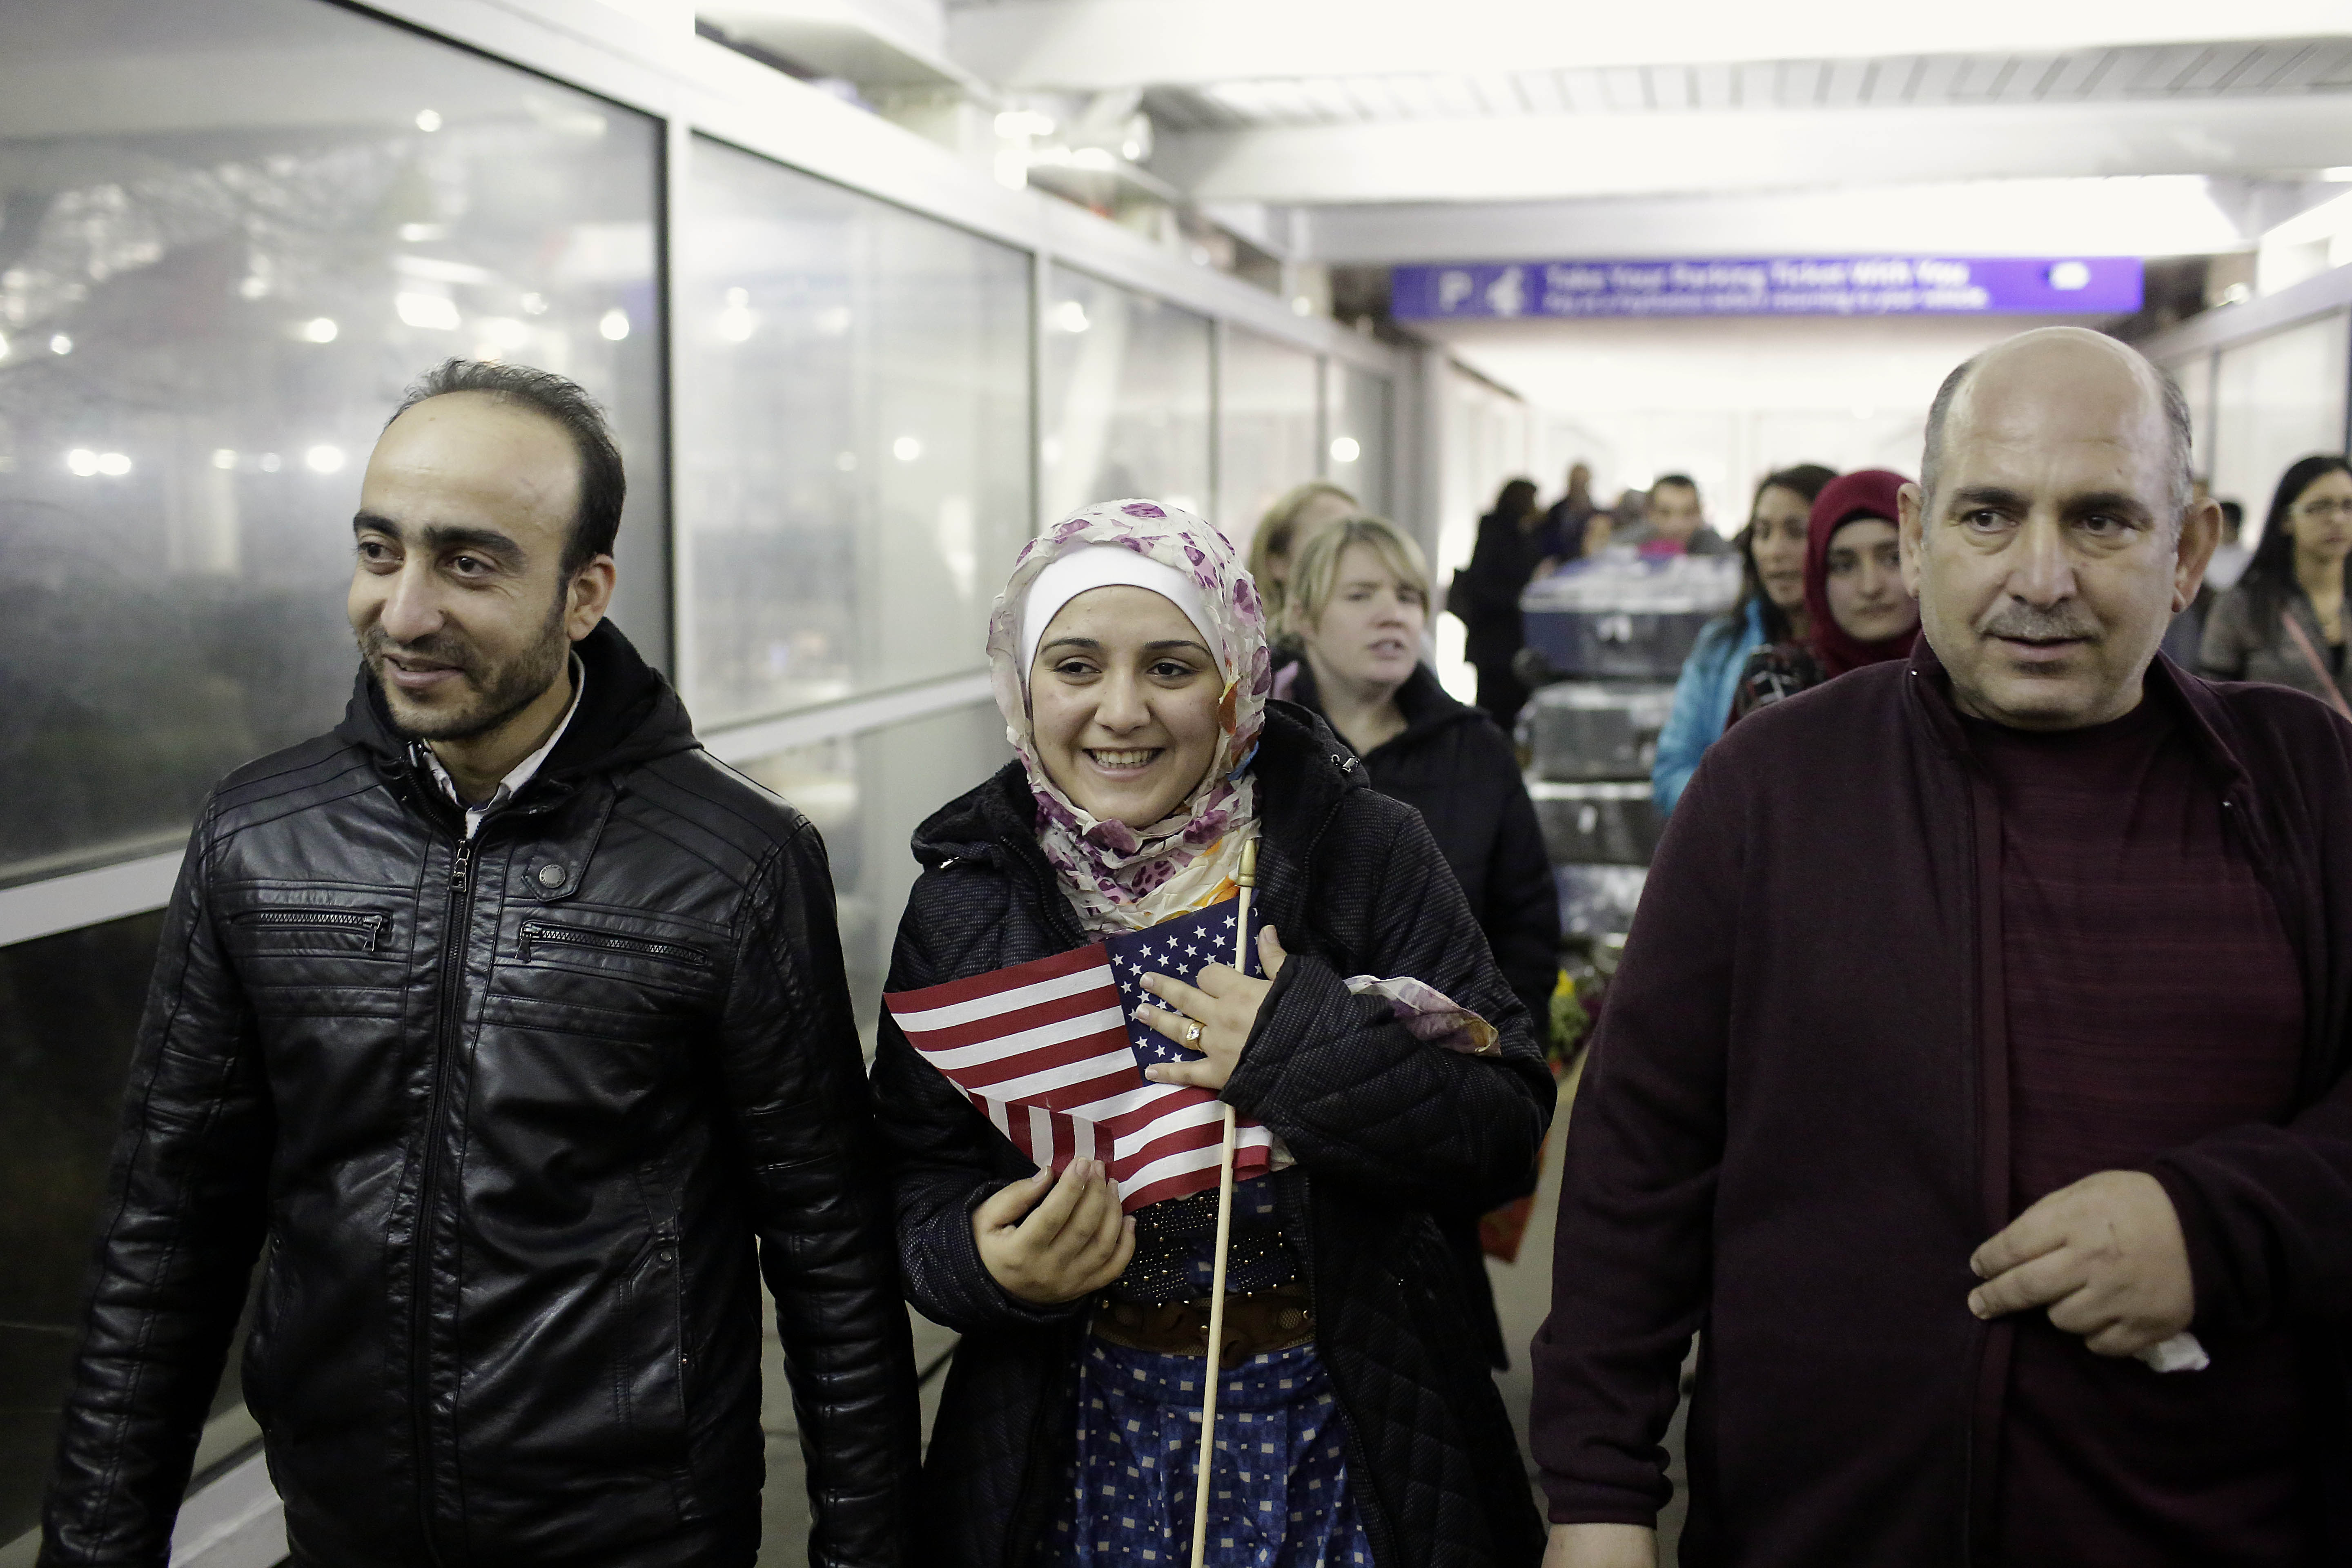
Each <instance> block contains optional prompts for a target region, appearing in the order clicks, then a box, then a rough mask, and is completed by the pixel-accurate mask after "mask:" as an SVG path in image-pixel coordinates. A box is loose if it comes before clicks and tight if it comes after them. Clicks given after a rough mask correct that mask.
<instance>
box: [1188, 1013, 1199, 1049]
mask: <svg viewBox="0 0 2352 1568" xmlns="http://www.w3.org/2000/svg"><path fill="white" fill-rule="evenodd" d="M1184 1043H1185V1044H1186V1045H1188V1046H1197V1045H1199V1044H1200V1043H1201V1026H1200V1024H1199V1023H1198V1022H1196V1021H1194V1020H1193V1019H1191V1018H1187V1019H1185V1020H1184Z"/></svg>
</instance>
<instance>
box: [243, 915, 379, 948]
mask: <svg viewBox="0 0 2352 1568" xmlns="http://www.w3.org/2000/svg"><path fill="white" fill-rule="evenodd" d="M391 923H392V921H391V917H390V916H388V915H383V914H376V913H372V912H368V911H363V910H323V909H279V910H245V911H243V912H242V913H239V914H235V915H231V916H230V917H229V929H230V930H231V931H234V932H235V933H236V946H237V947H238V948H239V949H240V950H241V951H242V952H246V953H247V954H248V955H250V956H253V957H263V956H268V955H274V954H279V953H287V954H315V955H318V956H321V957H334V956H341V955H346V954H349V955H355V956H358V957H362V958H373V957H374V956H375V955H376V953H377V951H378V950H379V949H380V948H381V947H382V946H383V933H384V928H385V927H386V926H388V925H390V924H391Z"/></svg>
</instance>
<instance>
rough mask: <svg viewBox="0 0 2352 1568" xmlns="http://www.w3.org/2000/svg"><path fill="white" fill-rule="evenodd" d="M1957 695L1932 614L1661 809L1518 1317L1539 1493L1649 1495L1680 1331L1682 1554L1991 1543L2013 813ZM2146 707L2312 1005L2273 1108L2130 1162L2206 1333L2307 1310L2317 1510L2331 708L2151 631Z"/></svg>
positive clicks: (2346, 746) (2340, 1022)
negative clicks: (2229, 677) (1696, 1345)
mask: <svg viewBox="0 0 2352 1568" xmlns="http://www.w3.org/2000/svg"><path fill="white" fill-rule="evenodd" d="M2147 700H2149V701H2157V702H2164V703H2168V704H2171V705H2173V707H2174V710H2175V712H2176V714H2177V715H2178V717H2179V721H2180V722H2181V723H2182V724H2183V726H2184V727H2185V729H2186V730H2187V731H2188V732H2189V735H2190V738H2191V742H2192V744H2193V745H2194V746H2195V747H2196V748H2197V750H2198V752H2199V753H2200V755H2201V757H2202V758H2203V759H2204V761H2205V763H2206V765H2207V766H2208V767H2209V768H2210V771H2211V777H2212V779H2213V781H2214V783H2215V784H2216V785H2217V794H2219V795H2220V796H2221V799H2222V802H2223V805H2222V810H2223V812H2224V823H2225V832H2226V833H2227V834H2228V835H2230V836H2231V839H2232V841H2233V843H2234V845H2235V846H2236V847H2238V848H2239V849H2240V850H2242V853H2243V854H2244V855H2245V856H2246V857H2247V859H2248V862H2249V864H2250V865H2251V866H2252V868H2253V870H2254V872H2255V874H2256V875H2257V877H2258V878H2259V879H2261V880H2262V882H2263V885H2264V887H2265V888H2266V889H2268V891H2269V893H2270V895H2271V896H2272V898H2273V900H2275V901H2276V904H2277V908H2278V910H2279V914H2280V917H2281V920H2282V922H2283V924H2284V928H2285V931H2286V932H2287V934H2288V937H2289V939H2290V941H2291V942H2292V943H2293V945H2294V950H2295V952H2296V953H2297V955H2298V961H2299V964H2300V968H2301V973H2302V976H2303V980H2304V989H2305V1004H2306V1033H2305V1041H2304V1047H2303V1059H2302V1067H2301V1074H2300V1089H2299V1092H2298V1100H2297V1104H2298V1107H2299V1109H2298V1110H2297V1111H2296V1112H2295V1113H2294V1115H2293V1116H2292V1118H2291V1119H2289V1120H2288V1121H2285V1122H2284V1124H2283V1125H2266V1124H2257V1125H2248V1126H2243V1127H2239V1128H2235V1129H2232V1130H2229V1131H2222V1132H2220V1133H2216V1134H2214V1135H2212V1136H2210V1137H2207V1138H2204V1139H2201V1140H2200V1141H2198V1142H2194V1143H2192V1144H2189V1145H2188V1146H2186V1147H2183V1148H2179V1149H2175V1150H2172V1151H2170V1152H2167V1153H2165V1154H2164V1155H2162V1156H2160V1157H2158V1158H2157V1159H2156V1160H2154V1161H2152V1162H2151V1163H2150V1164H2149V1166H2148V1169H2149V1170H2150V1171H2151V1173H2153V1174H2154V1175H2155V1176H2156V1177H2157V1178H2158V1181H2160V1182H2161V1183H2162V1184H2163V1185H2164V1187H2165V1190H2166V1192H2167V1193H2168V1194H2169V1195H2170V1197H2171V1199H2172V1202H2173V1205H2174V1206H2175V1207H2176V1208H2177V1210H2178V1211H2179V1215H2180V1220H2181V1225H2182V1228H2183V1230H2184V1232H2185V1234H2186V1236H2187V1238H2188V1245H2189V1262H2190V1267H2191V1269H2192V1271H2193V1274H2194V1278H2195V1284H2196V1294H2197V1319H2196V1324H2195V1325H2193V1326H2197V1327H2235V1328H2265V1327H2273V1326H2285V1327H2288V1328H2290V1329H2292V1330H2294V1331H2297V1332H2298V1333H2299V1334H2300V1336H2301V1339H2302V1342H2303V1345H2304V1349H2305V1356H2306V1360H2305V1365H2306V1366H2307V1368H2308V1369H2309V1381H2308V1385H2307V1386H2308V1399H2307V1404H2306V1410H2307V1411H2308V1412H2309V1415H2310V1430H2309V1433H2308V1436H2307V1446H2308V1452H2309V1454H2310V1458H2311V1463H2312V1465H2313V1467H2314V1474H2315V1476H2320V1475H2332V1476H2333V1478H2334V1484H2333V1485H2332V1486H2329V1487H2324V1488H2321V1487H2315V1488H2314V1489H2313V1495H2315V1496H2332V1497H2333V1498H2334V1499H2335V1500H2336V1501H2335V1506H2336V1509H2337V1510H2338V1511H2339V1513H2340V1512H2341V1510H2343V1509H2344V1508H2345V1506H2346V1500H2347V1499H2352V1487H2347V1486H2346V1485H2345V1484H2343V1478H2344V1477H2345V1476H2346V1475H2347V1474H2352V1469H2347V1466H2352V1452H2348V1451H2347V1444H2346V1440H2345V1439H2346V1428H2345V1421H2344V1415H2345V1411H2344V1403H2345V1395H2346V1390H2347V1382H2346V1363H2345V1351H2344V1345H2345V1335H2346V1330H2347V1324H2348V1323H2352V1083H2347V1075H2346V1068H2347V1060H2352V725H2347V724H2345V723H2344V722H2342V721H2339V720H2337V719H2336V718H2335V717H2334V716H2333V715H2331V714H2329V713H2328V712H2326V710H2324V709H2323V708H2321V707H2320V706H2319V705H2318V704H2317V703H2315V702H2314V701H2312V700H2310V699H2309V698H2306V697H2304V696H2301V695H2299V694H2296V693H2293V692H2287V691H2282V690H2278V689H2270V688H2263V687H2259V686H2216V685H2212V684H2209V683H2207V682H2205V681H2202V680H2200V679H2196V678H2194V677H2192V676H2189V675H2186V674H2184V673H2182V672H2181V671H2180V670H2179V669H2178V668H2176V667H2174V666H2172V665H2170V664H2168V663H2167V662H2164V661H2162V660H2159V661H2158V663H2157V664H2156V665H2155V666H2154V667H2153V668H2151V669H2150V670H2149V672H2148V676H2147ZM1998 809H1999V807H1998V802H1997V799H1996V798H1995V796H1994V794H1993V787H1992V784H1991V782H1990V778H1989V777H1988V775H1987V774H1986V773H1984V772H1983V770H1982V769H1981V768H1980V767H1979V766H1978V765H1977V764H1976V763H1975V762H1974V761H1973V760H1972V757H1971V754H1970V752H1969V745H1968V742H1967V740H1966V737H1965V735H1964V733H1963V731H1962V729H1961V727H1960V725H1959V722H1958V719H1957V717H1956V715H1955V712H1954V710H1953V709H1952V707H1951V704H1950V700H1949V698H1948V681H1947V679H1946V677H1945V676H1944V673H1943V670H1942V668H1941V667H1940V666H1939V665H1938V664H1937V661H1936V658H1935V655H1934V653H1933V651H1932V650H1930V649H1929V648H1928V647H1927V643H1926V641H1925V640H1924V639H1922V641H1921V643H1920V645H1919V647H1918V649H1917V651H1916V652H1915V654H1914V655H1913V657H1912V659H1911V660H1910V661H1909V662H1908V663H1907V664H1906V663H1894V662H1890V663H1887V664H1884V665H1879V666H1874V667H1873V668H1867V669H1863V670H1857V671H1855V672H1853V673H1852V674H1850V675H1847V676H1844V677H1842V678H1841V679H1837V680H1834V681H1832V682H1830V683H1828V684H1827V685H1824V686H1822V687H1820V688H1818V689H1815V690H1812V691H1809V692H1805V693H1803V694H1801V695H1800V696H1797V697H1794V698H1791V699H1790V700H1788V701H1787V702H1783V703H1780V704H1776V705H1775V706H1773V707H1772V708H1770V709H1768V710H1763V711H1760V712H1759V713H1758V714H1756V715H1755V716H1754V717H1753V718H1751V719H1749V720H1748V721H1745V722H1743V723H1740V724H1738V725H1737V726H1735V727H1734V728H1733V729H1732V731H1730V732H1729V733H1728V734H1727V736H1726V737H1725V739H1724V740H1723V741H1722V742H1718V743H1717V745H1716V746H1715V747H1713V748H1712V749H1710V750H1709V752H1707V755H1706V761H1705V762H1704V763H1701V764H1700V766H1699V770H1698V773H1697V774H1696V777H1695V778H1694V779H1693V780H1692V783H1691V787H1690V789H1689V791H1688V793H1687V794H1685V795H1684V797H1683V801H1682V804H1681V805H1679V806H1677V807H1676V809H1675V815H1674V816H1673V818H1672V820H1671V822H1670V824H1669V826H1668V828H1667V831H1666V835H1665V837H1664V841H1663V842H1662V843H1661V845H1660V847H1659V851H1658V857H1657V860H1656V862H1655V864H1654V867H1653V868H1652V870H1651V873H1650V879H1649V883H1648V886H1647V888H1646V889H1645V890H1644V893H1643V900H1642V906H1641V910H1640V912H1639V914H1638V915H1637V916H1636V917H1635V919H1634V922H1633V934H1632V937H1631V939H1630V940H1629V942H1628V943H1627V945H1626V950H1625V956H1624V962H1623V964H1622V967H1621V968H1620V969H1619V971H1618V973H1617V976H1616V980H1615V983H1614V984H1613V986H1612V990H1611V992H1610V998H1609V1009H1608V1013H1607V1016H1606V1019H1605V1021H1604V1022H1603V1024H1602V1026H1601V1031H1600V1037H1599V1039H1598V1041H1597V1042H1596V1044H1595V1047H1594V1051H1593V1057H1592V1062H1591V1068H1589V1070H1588V1071H1587V1073H1586V1075H1585V1079H1584V1085H1583V1089H1582V1091H1581V1095H1580V1103H1579V1104H1578V1106H1577V1110H1576V1115H1575V1118H1574V1120H1573V1122H1572V1123H1571V1131H1570V1134H1569V1138H1568V1142H1567V1164H1566V1173H1565V1180H1564V1185H1563V1188H1562V1194H1561V1205H1560V1216H1559V1239H1558V1244H1557V1251H1556V1253H1555V1258H1556V1259H1557V1262H1556V1265H1555V1268H1556V1278H1555V1281H1554V1287H1553V1289H1554V1297H1553V1310H1552V1316H1551V1318H1550V1320H1549V1321H1548V1322H1547V1323H1546V1324H1545V1326H1544V1328H1543V1331H1541V1333H1539V1334H1538V1336H1537V1340H1536V1345H1535V1361H1536V1376H1537V1394H1536V1405H1535V1412H1534V1418H1533V1435H1534V1439H1535V1447H1536V1454H1537V1458H1538V1461H1539V1462H1540V1464H1541V1465H1542V1467H1543V1468H1544V1470H1545V1480H1546V1485H1547V1488H1548V1489H1549V1493H1550V1495H1551V1499H1552V1510H1551V1511H1552V1517H1553V1518H1554V1519H1555V1520H1560V1521H1580V1520H1581V1521H1624V1522H1635V1523H1643V1524H1646V1523H1649V1522H1650V1521H1651V1519H1652V1517H1653V1515H1654V1512H1655V1510H1656V1509H1657V1506H1658V1504H1659V1503H1660V1502H1661V1501H1662V1500H1664V1497H1665V1496H1666V1493H1667V1488H1666V1483H1665V1481H1664V1476H1663V1468H1662V1456H1661V1455H1660V1453H1659V1451H1658V1449H1657V1447H1656V1445H1657V1443H1658V1441H1659V1438H1660V1437H1661V1436H1662V1435H1663V1434H1664V1431H1665V1428H1666V1424H1667V1420H1668V1418H1669V1417H1670V1416H1671V1415H1673V1413H1674V1409H1675V1368H1676V1366H1677V1364H1678V1363H1679V1362H1680V1361H1681V1359H1682V1356H1683V1353H1684V1351H1685V1346H1686V1344H1687V1342H1688V1340H1689V1337H1690V1335H1691V1333H1692V1331H1694V1330H1697V1329H1700V1328H1704V1329H1705V1330H1706V1338H1705V1340H1704V1341H1703V1342H1702V1344H1703V1349H1702V1352H1701V1363H1700V1370H1699V1379H1698V1387H1697V1392H1696V1395H1695V1400H1694V1404H1693V1406H1692V1412H1691V1418H1690V1425H1689V1447H1688V1454H1689V1463H1690V1475H1691V1499H1690V1502H1691V1511H1690V1519H1689V1523H1688V1525H1687V1527H1686V1531H1685V1535H1684V1538H1683V1542H1684V1544H1683V1561H1684V1563H1685V1564H1692V1565H1699V1568H1704V1565H1711V1564H1738V1568H1768V1565H1769V1568H1780V1565H1783V1564H1785V1565H1789V1568H1795V1565H1798V1564H1816V1563H1857V1564H1887V1565H1890V1568H1893V1565H1901V1568H1944V1565H1950V1568H1959V1565H1961V1564H1966V1563H1973V1562H1980V1561H1982V1560H1983V1557H1982V1554H1983V1553H1984V1552H1985V1551H1986V1550H1987V1526H1988V1524H1989V1522H1990V1519H1991V1517H1992V1514H1991V1510H1992V1507H1993V1504H1994V1501H1995V1500H1994V1498H1993V1496H1992V1485H1993V1482H1994V1479H1995V1478H1996V1477H1997V1475H1998V1473H1999V1450H1998V1436H1999V1433H2000V1422H2001V1404H2002V1394H2003V1390H2004V1388H2005V1386H2006V1381H2007V1380H2006V1375H2005V1368H2006V1355H2007V1347H2008V1342H2009V1339H2010V1337H2011V1334H2012V1333H2013V1329H2011V1327H2010V1326H2008V1325H2006V1324H2003V1323H1995V1324H1990V1325H1988V1324H1983V1323H1979V1322H1978V1321H1976V1320H1975V1319H1974V1318H1973V1317H1971V1316H1970V1315H1969V1311H1968V1310H1967V1307H1966V1299H1967V1296H1968V1292H1969V1289H1970V1288H1971V1287H1972V1286H1973V1285H1974V1284H1975V1283H1976V1280H1975V1279H1974V1278H1973V1276H1972V1275H1971V1274H1970V1273H1969V1267H1968V1259H1969V1254H1970V1253H1971V1252H1972V1251H1973V1250H1974V1249H1975V1248H1976V1247H1977V1246H1978V1245H1979V1244H1980V1243H1981V1242H1982V1241H1983V1240H1984V1239H1985V1238H1986V1237H1990V1236H1991V1235H1993V1234H1994V1233H1995V1232H1996V1231H1998V1230H2000V1229H2001V1228H2002V1227H2003V1226H2005V1225H2006V1224H2007V1223H2008V1220H2009V1218H2010V1217H2011V1196H2012V1194H2011V1170H2010V1158H2009V1152H2008V1148H2009V1144H2008V1139H2009V1133H2008V1118H2009V1094H2008V1089H2007V1084H2006V1064H2007V1059H2008V1053H2007V1047H2006V1043H2005V1040H2004V1038H2003V1037H2002V1036H2001V1034H2000V1022H1999V1020H2000V1016H2001V1009H2000V1006H1999V1003H2000V995H2001V992H2000V970H1999V965H1998V963H1997V962H1992V963H1989V962H1988V959H1989V955H1990V956H1991V957H1993V958H1997V955H1998V953H1999V952H2000V926H1999V920H2000V903H1999V899H1998V896H1997V895H1998V890H1999V877H2000V829H1999V818H1998ZM2150 1375H2151V1376H2153V1375H2155V1374H2153V1373H2151V1374H2150ZM2179 1375H2194V1376H2198V1377H2226V1376H2228V1375H2229V1371H2228V1368H2227V1367H2226V1366H2225V1365H2223V1364H2222V1362H2221V1360H2220V1359H2218V1358H2217V1360H2216V1363H2215V1365H2214V1367H2213V1368H2212V1369H2211V1370H2210V1371H2208V1372H2204V1373H2194V1374H2179ZM2346 1522H2347V1521H2346V1520H2345V1519H2343V1518H2341V1517H2338V1518H2336V1519H2335V1520H2333V1521H2330V1524H2329V1527H2328V1528H2330V1529H2331V1530H2332V1531H2334V1534H2333V1536H2332V1537H2331V1539H2332V1540H2333V1542H2334V1547H2333V1554H2332V1555H2330V1556H2329V1557H2328V1558H2327V1561H2330V1562H2336V1561H2342V1560H2344V1557H2345V1554H2346V1552H2347V1551H2352V1535H2347V1532H2346Z"/></svg>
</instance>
